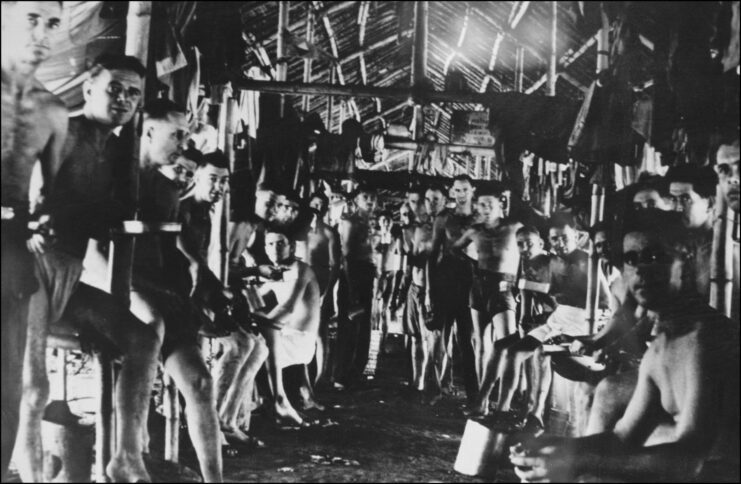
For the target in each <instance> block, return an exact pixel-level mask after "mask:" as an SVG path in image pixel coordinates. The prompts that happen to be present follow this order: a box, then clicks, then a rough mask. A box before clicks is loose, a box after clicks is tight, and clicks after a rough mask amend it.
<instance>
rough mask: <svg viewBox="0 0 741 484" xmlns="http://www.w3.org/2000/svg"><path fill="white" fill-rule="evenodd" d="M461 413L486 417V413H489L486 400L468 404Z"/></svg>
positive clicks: (475, 416) (472, 416) (467, 415)
mask: <svg viewBox="0 0 741 484" xmlns="http://www.w3.org/2000/svg"><path fill="white" fill-rule="evenodd" d="M463 415H465V416H466V417H468V418H481V417H486V416H487V415H489V406H488V405H487V404H486V402H484V403H481V402H476V403H475V404H473V405H471V406H469V407H468V408H467V409H465V410H463Z"/></svg>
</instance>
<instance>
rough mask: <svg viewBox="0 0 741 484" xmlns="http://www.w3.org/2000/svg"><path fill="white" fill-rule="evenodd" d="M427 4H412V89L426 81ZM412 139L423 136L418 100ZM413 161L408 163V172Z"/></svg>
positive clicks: (422, 123)
mask: <svg viewBox="0 0 741 484" xmlns="http://www.w3.org/2000/svg"><path fill="white" fill-rule="evenodd" d="M428 13H429V2H426V1H422V2H415V3H414V52H413V54H412V88H414V87H418V86H421V85H422V83H424V81H425V80H426V79H427V34H428ZM412 126H413V129H412V137H413V139H414V140H415V141H418V140H419V139H420V138H421V137H422V135H423V134H424V129H425V115H424V110H423V109H422V105H421V104H420V100H418V99H415V100H414V124H413V125H412ZM412 164H413V161H411V162H410V171H411V168H412Z"/></svg>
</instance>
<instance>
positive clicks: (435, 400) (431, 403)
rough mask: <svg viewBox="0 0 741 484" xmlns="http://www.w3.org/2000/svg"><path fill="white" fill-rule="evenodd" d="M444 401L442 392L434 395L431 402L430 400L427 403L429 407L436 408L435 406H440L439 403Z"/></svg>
mask: <svg viewBox="0 0 741 484" xmlns="http://www.w3.org/2000/svg"><path fill="white" fill-rule="evenodd" d="M442 399H443V394H442V392H441V393H436V394H434V395H433V396H432V397H431V398H430V400H429V401H428V402H427V405H429V406H431V407H434V406H435V405H437V404H438V403H439V402H440V400H442Z"/></svg>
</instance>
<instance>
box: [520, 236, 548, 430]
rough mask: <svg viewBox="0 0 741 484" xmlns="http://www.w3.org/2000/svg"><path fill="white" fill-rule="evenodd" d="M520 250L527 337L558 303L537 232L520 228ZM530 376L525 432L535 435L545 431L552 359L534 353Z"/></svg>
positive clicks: (523, 322) (527, 364)
mask: <svg viewBox="0 0 741 484" xmlns="http://www.w3.org/2000/svg"><path fill="white" fill-rule="evenodd" d="M517 247H518V248H519V249H520V269H521V272H520V280H519V281H518V287H519V289H520V298H521V303H520V304H521V305H520V325H521V326H522V330H523V331H524V332H525V333H527V332H529V331H530V330H532V329H534V328H536V327H537V326H538V325H539V323H540V322H541V321H543V318H544V317H547V316H548V314H550V313H551V312H553V308H554V307H555V306H556V303H555V301H553V299H552V298H551V296H549V295H548V291H549V289H550V280H551V273H550V262H551V261H550V259H551V258H550V256H549V255H548V253H547V252H546V251H545V249H544V247H545V244H544V242H543V239H542V238H541V236H540V232H539V231H538V229H536V228H535V227H532V226H524V227H521V228H520V229H519V230H518V231H517ZM525 369H526V371H527V375H528V408H529V409H530V414H529V415H528V419H527V421H526V422H525V428H524V430H525V431H533V432H534V433H535V432H537V431H539V430H540V429H543V428H544V425H543V422H544V415H545V409H546V405H547V403H548V394H549V391H550V388H551V380H552V378H553V371H552V370H551V360H550V358H548V357H546V356H544V355H543V351H542V348H540V349H538V350H536V351H535V354H534V355H533V358H530V359H528V360H527V361H526V362H525Z"/></svg>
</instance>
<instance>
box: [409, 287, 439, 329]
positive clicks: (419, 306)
mask: <svg viewBox="0 0 741 484" xmlns="http://www.w3.org/2000/svg"><path fill="white" fill-rule="evenodd" d="M423 291H424V288H423V287H421V286H418V285H416V284H412V285H411V286H409V291H408V292H407V304H406V308H405V310H404V334H408V335H410V336H414V337H417V338H418V337H420V336H422V325H423V324H424V328H425V329H427V330H430V331H431V330H433V328H432V326H433V321H432V318H431V317H430V316H429V314H428V313H427V309H426V308H425V302H424V299H423V294H424V292H423Z"/></svg>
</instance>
